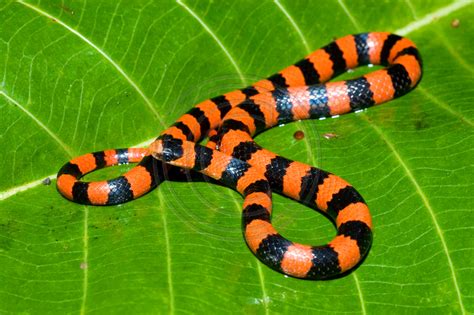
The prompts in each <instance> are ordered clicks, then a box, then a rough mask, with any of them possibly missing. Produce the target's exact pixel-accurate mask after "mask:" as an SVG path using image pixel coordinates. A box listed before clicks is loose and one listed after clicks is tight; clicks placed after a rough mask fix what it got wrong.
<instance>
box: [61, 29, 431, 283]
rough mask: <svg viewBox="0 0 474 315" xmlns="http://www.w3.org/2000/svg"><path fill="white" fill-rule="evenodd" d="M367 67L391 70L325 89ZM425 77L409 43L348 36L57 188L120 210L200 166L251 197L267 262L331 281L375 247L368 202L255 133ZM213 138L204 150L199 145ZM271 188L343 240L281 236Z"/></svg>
mask: <svg viewBox="0 0 474 315" xmlns="http://www.w3.org/2000/svg"><path fill="white" fill-rule="evenodd" d="M368 64H374V65H384V66H386V67H385V68H383V69H380V70H376V71H373V72H371V73H368V74H366V75H363V76H361V77H358V78H355V79H351V80H346V81H340V82H330V83H325V82H327V81H328V80H330V79H331V78H333V77H335V76H337V75H339V74H341V73H343V72H345V71H347V70H348V69H352V68H355V67H358V66H361V65H368ZM421 75H422V63H421V58H420V55H419V53H418V50H417V48H416V46H415V45H414V44H413V43H412V42H411V41H410V40H408V39H406V38H404V37H401V36H398V35H395V34H390V33H382V32H371V33H362V34H356V35H348V36H345V37H342V38H340V39H337V40H335V41H334V42H332V43H330V44H328V45H326V46H324V47H323V48H321V49H318V50H316V51H315V52H313V53H311V54H310V55H308V56H307V57H306V58H304V59H302V60H300V61H299V62H297V63H295V64H293V65H291V66H289V67H287V68H285V69H283V70H282V71H280V72H278V73H277V74H274V75H272V76H270V77H269V78H267V79H264V80H261V81H258V82H257V83H255V84H253V85H251V86H248V87H246V88H243V89H240V90H235V91H232V92H229V93H226V94H223V95H220V96H217V97H214V98H211V99H208V100H205V101H203V102H201V103H199V104H198V105H196V106H195V107H193V108H192V109H191V110H189V111H188V112H187V113H186V114H184V115H183V116H181V117H180V118H179V119H178V120H177V121H176V122H175V123H174V124H173V125H172V126H171V127H169V128H168V129H166V130H165V131H163V132H162V133H161V134H160V136H159V137H158V138H157V139H156V140H155V142H153V143H152V144H151V145H150V147H149V148H147V149H134V148H130V149H118V150H107V151H100V152H94V153H90V154H86V155H83V156H80V157H77V158H75V159H73V160H71V161H69V162H68V163H67V164H66V165H64V166H63V167H62V168H61V170H60V171H59V173H58V180H57V187H58V190H59V191H60V192H61V194H62V195H63V196H65V197H66V198H68V199H70V200H72V201H74V202H78V203H82V204H94V205H114V204H120V203H124V202H127V201H130V200H133V199H136V198H138V197H140V196H142V195H144V194H145V193H147V192H149V191H150V190H152V189H153V188H154V187H156V186H157V185H158V184H159V183H160V182H161V181H163V180H164V179H165V178H166V174H165V173H166V172H171V173H172V172H174V173H176V174H177V173H179V172H176V170H177V168H176V167H178V168H186V169H192V170H194V171H196V172H200V173H202V174H204V175H206V176H208V177H211V178H214V179H215V180H217V181H219V182H221V183H223V184H225V185H227V186H229V187H231V188H234V189H236V190H237V191H238V192H239V193H241V194H242V195H243V197H244V204H243V215H242V229H243V234H244V238H245V240H246V242H247V245H248V247H249V248H250V250H251V251H252V252H253V253H254V254H255V255H256V256H257V257H258V258H259V259H260V260H261V261H262V262H263V263H265V264H266V265H267V266H269V267H270V268H272V269H274V270H276V271H279V272H281V273H284V274H286V275H289V276H293V277H298V278H305V279H327V278H333V277H335V276H338V275H340V274H341V273H344V272H347V271H349V270H351V269H352V268H353V267H354V266H356V265H357V264H358V263H359V262H360V261H361V260H362V259H363V258H364V257H365V256H366V255H367V253H368V251H369V248H370V246H371V243H372V220H371V216H370V213H369V209H368V207H367V205H366V203H365V201H364V199H363V198H362V196H361V195H360V194H359V193H358V192H357V191H356V190H355V189H354V188H353V187H352V186H351V185H350V184H349V183H347V182H346V181H345V180H343V179H342V178H340V177H338V176H336V175H334V174H331V173H329V172H326V171H324V170H321V169H319V168H316V167H312V166H309V165H306V164H304V163H300V162H297V161H292V160H290V159H286V158H284V157H281V156H278V155H276V154H274V153H272V152H270V151H268V150H265V149H264V148H262V147H260V146H259V145H258V144H256V143H255V142H254V140H253V137H255V135H256V134H258V133H260V132H262V131H264V130H266V129H268V128H271V127H273V126H276V125H279V124H284V123H288V122H291V121H295V120H301V119H318V118H324V117H331V116H336V115H342V114H345V113H349V112H354V111H358V110H361V109H365V108H367V107H370V106H373V105H378V104H381V103H383V102H387V101H389V100H392V99H394V98H396V97H399V96H402V95H404V94H405V93H407V92H409V91H410V90H411V89H413V88H414V87H415V86H416V85H417V84H418V82H419V80H420V79H421ZM206 137H208V138H209V141H208V142H207V144H206V146H202V145H199V144H198V143H199V142H200V141H201V140H202V139H204V138H206ZM135 162H138V164H137V165H136V166H135V167H134V168H132V169H131V170H130V171H128V172H127V173H125V174H124V175H122V176H120V177H118V178H115V179H112V180H107V181H98V182H84V181H81V180H80V178H81V177H82V176H84V175H85V174H87V173H89V172H92V171H94V170H96V169H99V168H103V167H106V166H112V165H117V164H123V163H135ZM272 192H277V193H280V194H283V195H285V196H288V197H290V198H292V199H295V200H297V201H299V202H301V203H303V204H305V205H307V206H309V207H311V208H313V209H317V210H319V211H321V212H323V213H325V214H326V215H327V216H328V217H329V218H330V219H331V220H332V221H333V222H334V224H335V226H336V228H337V235H336V237H335V238H334V239H333V240H332V241H331V242H329V243H328V244H326V245H322V246H310V245H303V244H298V243H295V242H292V241H290V240H288V239H286V238H284V237H283V236H281V235H280V234H279V233H278V232H277V231H276V230H275V228H274V227H273V225H272V223H271V212H272V199H271V194H272Z"/></svg>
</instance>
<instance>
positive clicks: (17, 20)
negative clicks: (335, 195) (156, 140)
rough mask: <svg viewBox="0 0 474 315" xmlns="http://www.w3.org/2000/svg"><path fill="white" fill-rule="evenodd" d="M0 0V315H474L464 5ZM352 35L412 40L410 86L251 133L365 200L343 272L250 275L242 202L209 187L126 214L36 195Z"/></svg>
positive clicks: (320, 228)
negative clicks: (80, 161) (107, 152)
mask: <svg viewBox="0 0 474 315" xmlns="http://www.w3.org/2000/svg"><path fill="white" fill-rule="evenodd" d="M0 7H1V11H0V37H1V40H0V55H1V59H0V69H1V72H0V77H1V86H0V110H1V116H0V117H1V118H0V133H1V136H0V146H1V148H2V158H1V161H0V266H2V267H1V270H0V283H1V288H0V312H2V313H46V312H47V313H57V314H64V313H115V312H123V313H126V312H129V313H167V312H171V313H175V312H176V313H178V312H179V313H194V312H198V313H201V312H202V313H209V312H210V313H232V312H242V313H243V312H246V313H247V312H248V313H289V312H291V313H298V312H305V313H310V312H311V313H316V312H318V313H332V312H337V313H372V314H380V313H413V312H416V313H422V312H423V313H424V312H432V313H437V314H446V313H468V312H474V297H473V292H474V280H473V278H474V277H473V276H474V273H473V272H474V267H473V264H472V261H473V258H474V241H473V239H474V238H473V237H472V231H473V223H474V222H473V216H472V210H473V209H474V202H473V201H474V198H473V194H472V191H473V188H474V187H473V184H472V178H473V175H474V174H473V147H474V142H473V136H474V134H473V119H474V112H473V110H472V108H473V107H472V104H473V101H474V87H473V79H474V75H473V74H474V71H473V70H474V69H473V66H472V60H474V50H473V48H472V34H473V33H474V24H473V23H470V22H471V21H472V19H473V18H474V6H473V5H472V1H467V0H457V1H454V2H449V1H441V0H431V1H425V0H413V1H409V0H407V1H384V2H382V1H375V0H371V1H343V0H341V1H290V0H281V1H274V2H273V1H265V0H264V1H249V0H246V1H230V0H229V1H197V0H194V1H191V0H182V1H178V2H172V1H164V0H162V1H158V0H156V1H152V0H150V1H141V0H140V1H118V2H117V1H112V0H104V1H100V2H99V1H88V2H86V1H79V0H78V1H59V0H54V1H53V0H51V1H41V2H39V1H32V2H29V1H28V0H24V1H18V2H14V1H9V0H6V1H3V2H2V3H1V4H0ZM453 19H459V22H460V23H459V26H458V27H453V26H452V25H451V21H452V20H453ZM364 31H392V32H398V33H400V34H402V35H407V36H408V37H409V38H410V39H412V40H413V41H414V42H415V43H416V44H417V45H418V47H419V49H420V51H421V54H422V57H423V61H424V75H423V79H422V82H421V84H420V85H419V86H418V87H417V88H416V89H415V90H414V91H412V92H410V93H409V94H408V95H406V96H404V97H402V98H400V99H397V100H395V101H392V102H389V103H387V104H384V105H383V106H380V107H377V108H371V109H369V110H367V111H364V112H361V113H357V114H351V115H345V116H343V117H339V118H337V119H327V120H323V121H303V122H296V123H292V124H288V125H286V126H283V127H280V128H274V129H272V130H269V131H267V132H265V133H264V134H262V135H261V136H259V137H258V138H257V141H258V143H260V144H262V145H263V146H264V147H266V148H268V149H271V150H273V151H275V152H277V153H279V154H282V155H283V156H285V157H289V158H293V159H296V160H299V161H302V162H307V163H310V164H313V165H318V166H321V167H322V168H324V169H327V170H329V171H331V172H334V173H336V174H338V175H340V176H342V177H344V178H345V179H347V180H348V181H349V182H351V183H352V184H353V185H354V186H355V187H357V188H358V190H359V191H360V192H361V194H362V195H363V196H364V198H365V199H366V201H367V202H368V204H369V206H370V208H371V211H372V214H373V219H374V226H375V238H374V244H373V247H372V249H371V251H370V253H369V256H368V258H367V259H366V260H365V261H364V263H363V264H362V265H361V266H360V267H359V268H358V269H357V270H356V271H355V272H353V273H351V274H349V275H348V276H346V277H343V278H340V279H336V280H331V281H319V282H317V281H303V280H298V279H292V278H287V277H284V276H283V275H281V274H279V273H276V272H274V271H272V270H270V269H269V268H267V267H266V266H265V265H262V264H261V263H260V262H258V260H257V259H256V258H255V257H254V256H253V255H252V254H251V252H250V251H249V250H248V248H247V247H246V245H245V242H244V240H243V237H242V235H241V227H240V208H241V204H242V198H241V197H240V196H239V195H238V194H237V193H236V192H234V191H231V190H229V189H226V188H224V187H220V186H214V185H212V184H210V183H205V182H201V183H176V182H165V183H163V184H162V185H161V186H160V187H159V188H158V189H156V190H154V191H153V192H151V193H150V194H148V195H146V196H145V197H142V198H140V199H138V200H135V201H133V202H130V203H127V204H124V205H120V206H113V207H85V206H81V205H77V204H74V203H72V202H69V201H67V200H65V199H64V198H62V197H61V196H60V195H59V193H57V191H56V189H55V185H54V184H55V181H54V180H53V183H52V184H51V185H43V184H42V180H43V179H45V178H46V177H49V178H51V179H54V175H53V174H55V173H56V172H57V170H58V169H59V168H60V167H61V166H62V165H63V164H64V163H65V162H66V161H67V160H68V159H70V158H72V157H74V156H77V155H80V154H83V153H87V152H91V151H97V150H103V149H107V148H116V147H117V148H118V147H127V146H137V145H138V144H140V143H143V142H144V141H149V140H150V139H152V138H153V137H155V136H156V135H157V134H158V133H159V132H160V131H161V130H163V129H164V128H166V127H167V126H169V125H170V124H171V123H172V122H173V121H174V120H175V119H177V118H178V117H179V116H180V115H182V114H183V113H184V112H185V111H186V110H188V109H189V108H191V107H192V106H193V105H194V104H196V103H197V102H198V101H201V100H204V99H206V98H208V97H212V96H216V95H218V94H220V93H223V92H227V91H231V90H233V89H235V88H239V87H243V86H245V85H246V84H249V83H251V82H253V81H256V80H257V79H260V78H264V77H266V76H268V75H270V74H272V73H274V72H276V71H278V70H280V69H282V68H284V67H285V66H288V65H290V64H292V63H293V62H295V61H297V60H298V59H300V58H301V57H303V56H304V55H306V54H307V53H308V52H310V51H312V50H315V49H317V48H319V47H321V46H323V45H325V44H327V43H328V42H330V41H331V40H332V39H333V37H339V36H343V35H346V34H351V33H358V32H364ZM363 71H367V69H365V70H363ZM344 77H347V76H346V75H345V76H344ZM296 130H303V131H304V132H305V135H306V136H305V138H304V139H303V140H300V141H297V140H295V139H294V138H293V136H292V135H293V133H294V132H295V131H296ZM329 133H332V134H335V135H337V137H325V135H326V136H327V135H328V134H329ZM123 170H124V169H123V168H121V169H120V170H112V171H106V172H102V173H100V174H99V175H94V176H97V178H108V177H110V176H112V175H113V174H114V175H116V174H117V173H118V172H120V171H123ZM274 222H275V225H276V227H277V229H278V230H280V231H281V232H282V233H283V234H284V235H285V236H287V237H289V238H290V239H292V240H295V241H300V242H304V243H311V244H318V243H323V242H327V241H328V240H330V239H331V238H332V237H333V236H334V234H335V231H334V228H333V227H332V225H331V224H330V223H329V222H328V221H327V220H326V219H325V218H323V216H321V215H320V214H318V213H316V212H313V211H309V210H308V209H307V208H305V207H303V206H301V205H299V204H297V203H295V202H293V201H291V200H288V199H286V198H283V197H280V196H275V214H274Z"/></svg>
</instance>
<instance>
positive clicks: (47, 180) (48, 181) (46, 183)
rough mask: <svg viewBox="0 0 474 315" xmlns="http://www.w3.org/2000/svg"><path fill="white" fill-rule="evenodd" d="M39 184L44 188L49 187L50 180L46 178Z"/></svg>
mask: <svg viewBox="0 0 474 315" xmlns="http://www.w3.org/2000/svg"><path fill="white" fill-rule="evenodd" d="M41 183H42V184H43V185H45V186H49V185H51V178H49V177H46V178H45V179H43V181H42V182H41Z"/></svg>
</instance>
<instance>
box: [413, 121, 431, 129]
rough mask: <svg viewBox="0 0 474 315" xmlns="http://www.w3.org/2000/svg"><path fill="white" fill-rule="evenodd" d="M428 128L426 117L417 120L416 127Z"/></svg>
mask: <svg viewBox="0 0 474 315" xmlns="http://www.w3.org/2000/svg"><path fill="white" fill-rule="evenodd" d="M426 128H428V123H427V122H426V121H425V120H424V119H419V120H416V121H415V129H416V130H422V129H426Z"/></svg>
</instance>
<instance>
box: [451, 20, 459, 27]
mask: <svg viewBox="0 0 474 315" xmlns="http://www.w3.org/2000/svg"><path fill="white" fill-rule="evenodd" d="M459 24H460V21H459V19H454V20H452V21H451V27H452V28H458V27H459Z"/></svg>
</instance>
